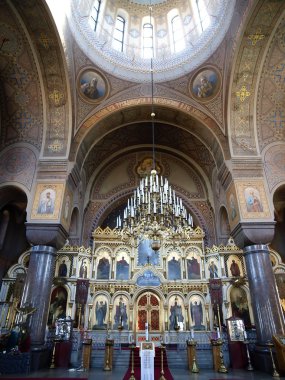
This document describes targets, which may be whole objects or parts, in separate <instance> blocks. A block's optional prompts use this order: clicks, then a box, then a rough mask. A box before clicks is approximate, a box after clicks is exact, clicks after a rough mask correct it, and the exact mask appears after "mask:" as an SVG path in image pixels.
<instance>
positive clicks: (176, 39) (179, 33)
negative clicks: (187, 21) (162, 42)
mask: <svg viewBox="0 0 285 380" xmlns="http://www.w3.org/2000/svg"><path fill="white" fill-rule="evenodd" d="M171 31H172V43H173V51H174V53H178V52H179V51H181V50H183V49H184V48H185V41H184V36H183V30H182V24H181V19H180V17H179V16H178V15H175V16H174V17H172V19H171Z"/></svg>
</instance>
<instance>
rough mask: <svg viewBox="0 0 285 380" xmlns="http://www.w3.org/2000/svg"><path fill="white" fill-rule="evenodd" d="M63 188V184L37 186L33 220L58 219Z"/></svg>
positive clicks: (32, 214) (32, 213)
mask: <svg viewBox="0 0 285 380" xmlns="http://www.w3.org/2000/svg"><path fill="white" fill-rule="evenodd" d="M63 188H64V185H63V183H56V184H43V183H42V184H37V187H36V193H35V199H34V204H33V208H32V212H31V219H46V220H49V219H50V220H55V219H58V218H59V211H60V206H61V202H62V194H63Z"/></svg>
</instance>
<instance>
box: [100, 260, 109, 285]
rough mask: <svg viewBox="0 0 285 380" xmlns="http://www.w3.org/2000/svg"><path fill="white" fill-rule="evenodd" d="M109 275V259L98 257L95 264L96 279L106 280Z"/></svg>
mask: <svg viewBox="0 0 285 380" xmlns="http://www.w3.org/2000/svg"><path fill="white" fill-rule="evenodd" d="M109 277H110V260H109V258H107V257H105V256H103V257H100V258H99V261H98V266H97V280H108V279H109Z"/></svg>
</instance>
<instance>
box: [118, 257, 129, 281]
mask: <svg viewBox="0 0 285 380" xmlns="http://www.w3.org/2000/svg"><path fill="white" fill-rule="evenodd" d="M128 279H129V263H128V262H127V260H126V259H125V257H124V256H123V255H122V256H121V257H120V258H118V261H117V265H116V280H128Z"/></svg>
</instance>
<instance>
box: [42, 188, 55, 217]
mask: <svg viewBox="0 0 285 380" xmlns="http://www.w3.org/2000/svg"><path fill="white" fill-rule="evenodd" d="M55 196H56V193H55V191H54V190H53V189H46V190H44V191H42V192H41V195H40V202H39V207H38V214H53V212H54V201H55Z"/></svg>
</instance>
